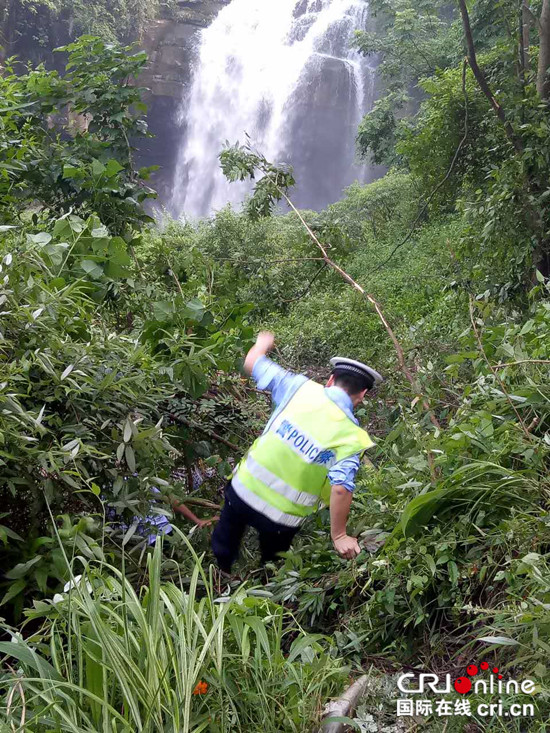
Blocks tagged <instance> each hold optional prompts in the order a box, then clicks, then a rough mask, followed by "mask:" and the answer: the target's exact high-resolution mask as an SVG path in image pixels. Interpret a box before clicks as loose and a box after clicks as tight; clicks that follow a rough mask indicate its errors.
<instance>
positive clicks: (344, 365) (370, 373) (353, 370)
mask: <svg viewBox="0 0 550 733" xmlns="http://www.w3.org/2000/svg"><path fill="white" fill-rule="evenodd" d="M330 363H331V365H332V369H333V371H338V372H339V373H341V374H353V375H355V376H361V377H364V378H365V382H366V383H367V384H368V389H372V388H373V387H374V386H375V385H376V384H380V382H383V381H384V378H383V377H382V375H381V374H379V373H378V372H377V371H376V370H375V369H373V368H372V367H370V366H367V365H366V364H363V363H362V362H360V361H355V359H346V358H345V357H343V356H334V357H333V358H332V359H331V360H330Z"/></svg>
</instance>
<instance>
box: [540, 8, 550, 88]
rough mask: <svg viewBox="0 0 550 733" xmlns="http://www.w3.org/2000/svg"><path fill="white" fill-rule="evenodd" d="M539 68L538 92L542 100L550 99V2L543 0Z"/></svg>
mask: <svg viewBox="0 0 550 733" xmlns="http://www.w3.org/2000/svg"><path fill="white" fill-rule="evenodd" d="M539 37H540V48H539V68H538V72H537V92H538V93H539V96H540V98H541V99H544V100H546V101H547V100H548V99H549V98H550V74H549V73H548V69H549V68H550V0H543V2H542V11H541V14H540V18H539Z"/></svg>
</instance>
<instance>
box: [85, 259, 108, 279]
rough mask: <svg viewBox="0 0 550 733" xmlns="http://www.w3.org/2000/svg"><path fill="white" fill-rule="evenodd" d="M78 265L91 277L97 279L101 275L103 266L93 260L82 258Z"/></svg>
mask: <svg viewBox="0 0 550 733" xmlns="http://www.w3.org/2000/svg"><path fill="white" fill-rule="evenodd" d="M80 267H82V269H83V270H84V272H86V273H87V274H88V275H90V276H91V277H93V278H96V279H98V278H100V277H102V276H103V268H102V267H101V266H100V265H98V263H97V262H93V260H82V262H81V263H80Z"/></svg>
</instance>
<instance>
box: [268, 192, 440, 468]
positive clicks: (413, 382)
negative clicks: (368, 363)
mask: <svg viewBox="0 0 550 733" xmlns="http://www.w3.org/2000/svg"><path fill="white" fill-rule="evenodd" d="M279 191H280V193H281V194H282V196H283V198H284V199H285V201H286V202H287V204H288V205H289V206H290V208H291V209H292V211H294V213H295V214H296V215H297V216H298V218H299V219H300V221H301V222H302V225H303V226H304V228H305V229H306V231H307V232H308V234H309V236H310V237H311V239H312V240H313V241H314V242H315V244H316V245H317V247H318V248H319V249H320V250H321V252H322V254H323V259H324V260H325V262H326V263H327V265H328V266H329V267H331V268H332V269H333V270H334V271H335V272H337V273H338V274H339V275H340V277H341V278H342V279H343V280H345V281H346V282H347V283H348V284H349V285H351V287H352V288H354V290H357V292H358V293H360V294H361V295H362V296H363V298H365V299H366V300H367V301H368V302H369V303H370V304H371V305H372V306H373V307H374V310H375V311H376V313H377V315H378V317H379V318H380V320H381V321H382V325H383V326H384V328H385V329H386V332H387V334H388V336H389V337H390V339H391V341H392V343H393V346H394V349H395V353H396V355H397V361H398V364H399V368H400V370H401V372H402V373H403V375H404V376H405V378H406V379H407V381H408V382H409V383H410V385H411V387H412V388H413V390H414V392H415V393H416V394H418V395H422V390H421V388H420V385H419V384H418V382H417V381H416V379H415V378H414V377H413V375H412V373H411V371H410V369H409V368H408V366H407V363H406V361H405V356H404V354H403V348H402V346H401V344H400V343H399V341H398V339H397V337H396V335H395V333H394V332H393V329H392V328H391V326H390V324H389V323H388V321H387V319H386V317H385V315H384V312H383V311H382V308H381V306H380V304H379V303H378V301H377V300H376V298H374V297H373V296H372V295H370V294H369V293H366V292H365V290H364V289H363V288H362V287H361V285H359V283H357V282H356V281H355V280H354V279H353V278H352V277H351V275H348V273H347V272H345V270H343V269H342V268H341V267H340V266H339V265H337V264H336V263H335V262H334V261H333V260H331V259H330V257H329V256H328V253H327V250H326V248H325V247H324V246H323V245H322V244H321V242H320V241H319V240H318V239H317V237H316V236H315V234H314V233H313V231H312V230H311V227H310V226H309V225H308V223H307V222H306V221H305V219H304V217H303V216H302V214H301V213H300V212H299V211H298V209H297V208H296V207H295V206H294V204H293V203H292V201H291V200H290V198H289V197H288V196H287V194H286V193H285V192H284V191H283V190H282V189H279ZM421 400H422V405H423V407H424V409H425V410H426V412H427V414H428V416H429V418H430V421H431V422H432V424H433V425H434V426H435V427H436V428H438V429H441V425H440V423H439V421H438V419H437V418H436V416H435V414H434V412H433V410H432V409H431V407H430V405H429V402H428V400H427V399H426V397H424V396H422V397H421ZM429 455H430V454H429ZM432 475H433V473H432Z"/></svg>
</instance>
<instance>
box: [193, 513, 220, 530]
mask: <svg viewBox="0 0 550 733" xmlns="http://www.w3.org/2000/svg"><path fill="white" fill-rule="evenodd" d="M218 520H219V516H217V515H216V516H215V517H212V519H199V521H198V522H196V525H197V527H198V528H199V529H204V528H205V527H210V525H212V524H214V522H217V521H218Z"/></svg>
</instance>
